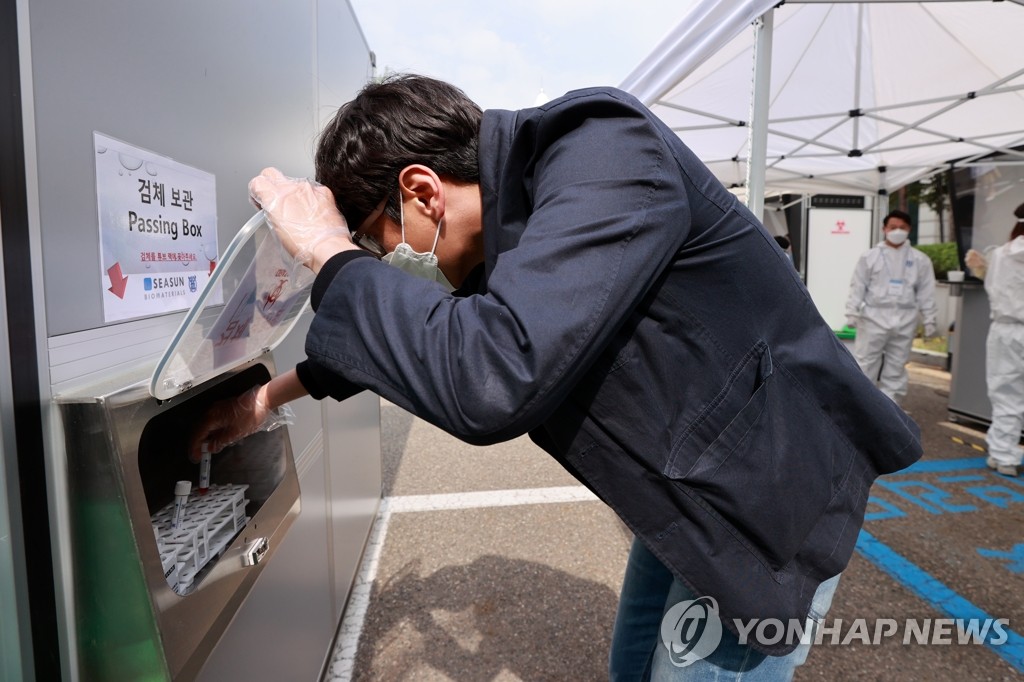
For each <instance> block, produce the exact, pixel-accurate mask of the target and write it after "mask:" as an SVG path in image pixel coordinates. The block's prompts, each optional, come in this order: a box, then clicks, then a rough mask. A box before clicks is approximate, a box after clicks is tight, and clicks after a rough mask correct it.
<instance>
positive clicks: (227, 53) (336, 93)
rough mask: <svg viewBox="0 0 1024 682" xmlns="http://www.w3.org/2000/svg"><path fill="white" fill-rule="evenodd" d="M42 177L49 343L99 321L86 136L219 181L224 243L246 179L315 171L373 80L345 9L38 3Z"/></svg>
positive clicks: (242, 214) (35, 63) (36, 77)
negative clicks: (344, 108) (331, 120)
mask: <svg viewBox="0 0 1024 682" xmlns="http://www.w3.org/2000/svg"><path fill="white" fill-rule="evenodd" d="M29 13H30V21H31V60H32V74H33V99H34V107H35V127H36V130H35V132H36V135H35V144H36V151H37V155H36V164H37V166H36V169H35V171H36V174H37V179H38V184H39V218H40V226H41V236H42V246H43V267H44V272H43V274H44V281H45V296H46V322H47V328H48V330H49V335H50V336H55V335H60V334H65V333H69V332H75V331H81V330H85V329H92V328H94V327H98V326H102V325H103V324H104V322H103V310H102V299H101V294H102V291H103V275H104V273H102V272H101V271H100V259H99V227H98V223H97V213H96V185H95V169H94V158H93V151H92V133H93V131H98V132H101V133H104V134H106V135H110V136H112V137H115V138H117V139H120V140H123V141H125V142H128V143H130V144H132V145H135V146H138V147H142V148H144V149H148V150H151V151H154V152H156V153H158V154H163V155H165V156H169V157H171V158H173V159H174V160H176V161H178V162H181V163H184V164H186V165H189V166H193V167H196V168H199V169H202V170H205V171H207V172H209V173H213V174H214V175H215V176H216V183H217V213H218V224H219V232H220V240H221V245H222V246H223V245H224V244H226V243H227V241H228V240H229V239H230V237H231V236H232V235H233V234H234V233H235V231H237V229H238V227H240V226H241V225H242V223H243V222H244V221H245V219H246V218H248V216H249V215H251V213H252V208H251V206H249V204H248V202H247V192H246V185H247V183H248V181H249V179H250V178H251V177H252V176H253V175H255V174H257V173H258V172H259V171H260V169H262V168H263V167H264V166H268V165H276V166H278V167H280V168H281V169H282V170H283V171H285V172H286V173H289V174H294V175H307V174H310V173H311V171H312V164H311V156H312V148H313V144H314V139H315V136H316V133H317V131H318V130H319V127H320V123H321V121H322V120H323V118H325V117H326V115H327V114H329V112H331V111H333V109H334V108H336V107H337V105H339V104H341V103H342V102H344V101H345V100H347V99H348V98H350V97H351V95H352V94H353V93H354V91H355V89H357V88H358V87H359V86H360V85H362V83H363V82H365V81H366V80H367V78H368V76H369V75H370V62H369V54H368V48H367V46H366V42H365V40H364V39H363V37H362V35H361V33H360V31H359V28H358V25H357V24H356V22H355V19H354V17H353V15H352V12H351V9H350V7H349V6H348V4H347V3H346V2H344V1H341V0H339V1H337V2H316V1H313V0H305V1H294V0H289V2H280V1H272V0H251V1H248V2H240V1H238V0H233V1H218V2H208V1H203V0H185V1H183V2H159V3H157V2H135V1H131V0H92V1H90V2H66V1H63V0H32V2H30V3H29Z"/></svg>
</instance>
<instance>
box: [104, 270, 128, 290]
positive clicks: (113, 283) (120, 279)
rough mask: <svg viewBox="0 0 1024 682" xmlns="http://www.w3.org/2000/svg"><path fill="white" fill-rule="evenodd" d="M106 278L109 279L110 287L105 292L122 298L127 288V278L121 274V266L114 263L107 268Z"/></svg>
mask: <svg viewBox="0 0 1024 682" xmlns="http://www.w3.org/2000/svg"><path fill="white" fill-rule="evenodd" d="M107 277H109V278H110V286H109V287H107V291H109V292H110V293H112V294H114V296H117V297H118V298H124V290H125V288H126V287H127V286H128V278H127V277H125V276H123V275H122V274H121V264H120V263H114V264H113V265H111V266H110V267H109V268H107Z"/></svg>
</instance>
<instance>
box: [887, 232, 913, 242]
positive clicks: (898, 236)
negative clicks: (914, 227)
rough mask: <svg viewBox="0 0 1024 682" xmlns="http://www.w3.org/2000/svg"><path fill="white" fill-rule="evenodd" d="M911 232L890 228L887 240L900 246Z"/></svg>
mask: <svg viewBox="0 0 1024 682" xmlns="http://www.w3.org/2000/svg"><path fill="white" fill-rule="evenodd" d="M909 236H910V233H909V232H907V231H906V230H890V231H888V232H886V233H885V241H887V242H889V243H890V244H892V245H893V246H899V245H900V244H902V243H903V242H905V241H907V237H909Z"/></svg>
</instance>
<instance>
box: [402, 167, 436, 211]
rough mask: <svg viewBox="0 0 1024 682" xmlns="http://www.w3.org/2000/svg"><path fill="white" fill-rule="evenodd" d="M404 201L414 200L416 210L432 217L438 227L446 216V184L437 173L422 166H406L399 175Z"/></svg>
mask: <svg viewBox="0 0 1024 682" xmlns="http://www.w3.org/2000/svg"><path fill="white" fill-rule="evenodd" d="M398 187H399V190H400V191H401V193H402V201H403V202H406V201H408V200H409V199H413V200H414V204H413V205H414V206H415V207H416V210H418V211H419V212H420V213H422V214H424V215H428V216H430V219H431V221H432V222H433V223H434V224H435V225H436V224H437V223H438V221H440V220H441V218H442V217H443V216H444V207H445V197H444V183H442V182H441V178H440V177H438V175H437V173H435V172H434V171H433V170H431V169H430V168H428V167H427V166H424V165H422V164H418V163H417V164H413V165H411V166H406V167H405V168H403V169H402V170H401V172H400V173H399V174H398Z"/></svg>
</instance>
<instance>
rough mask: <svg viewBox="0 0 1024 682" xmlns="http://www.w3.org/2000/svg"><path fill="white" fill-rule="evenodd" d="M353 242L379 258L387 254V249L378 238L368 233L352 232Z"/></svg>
mask: <svg viewBox="0 0 1024 682" xmlns="http://www.w3.org/2000/svg"><path fill="white" fill-rule="evenodd" d="M352 243H353V244H355V245H356V246H358V247H359V248H361V249H362V250H363V251H368V252H370V253H371V254H373V255H374V256H375V257H376V258H377V259H378V260H379V259H381V258H383V257H384V256H386V255H387V253H388V252H387V251H386V250H384V247H383V246H381V245H380V244H379V243H378V242H377V240H376V239H374V238H373V237H371V236H370V235H368V234H364V233H362V232H353V233H352Z"/></svg>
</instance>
